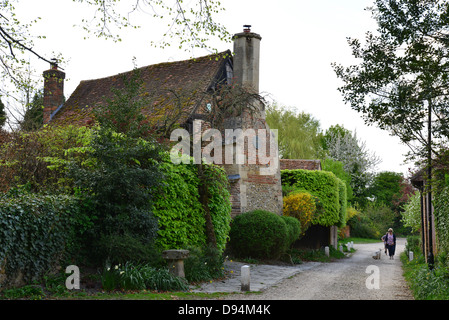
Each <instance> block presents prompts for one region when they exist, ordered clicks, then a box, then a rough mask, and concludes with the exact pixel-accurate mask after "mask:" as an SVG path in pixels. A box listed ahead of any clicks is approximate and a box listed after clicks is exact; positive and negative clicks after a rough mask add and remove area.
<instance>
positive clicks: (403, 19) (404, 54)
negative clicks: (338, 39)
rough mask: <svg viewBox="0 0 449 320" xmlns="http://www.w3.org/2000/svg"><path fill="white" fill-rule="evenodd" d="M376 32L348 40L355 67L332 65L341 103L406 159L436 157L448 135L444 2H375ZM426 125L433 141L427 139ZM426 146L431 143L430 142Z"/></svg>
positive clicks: (447, 15)
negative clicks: (401, 148) (403, 148)
mask: <svg viewBox="0 0 449 320" xmlns="http://www.w3.org/2000/svg"><path fill="white" fill-rule="evenodd" d="M371 11H372V13H373V17H374V19H375V20H376V21H377V24H378V29H377V33H376V34H374V33H371V32H368V33H367V35H366V44H365V45H364V46H362V44H361V42H360V41H359V40H358V39H352V38H349V39H348V43H349V45H350V47H351V49H352V54H353V56H354V57H355V58H357V59H359V61H360V63H359V64H357V65H352V66H349V67H343V66H341V65H337V64H335V63H334V64H333V67H334V70H335V72H336V74H337V76H338V77H339V78H340V79H342V80H343V82H344V85H343V86H342V87H340V88H339V90H340V91H341V93H342V95H343V98H344V101H345V102H346V103H349V104H350V105H351V107H352V108H353V109H354V110H356V111H358V112H360V113H361V114H362V116H363V117H364V119H365V121H366V122H367V123H368V124H376V125H377V126H379V127H380V128H381V129H385V130H388V131H390V132H391V133H392V134H393V135H396V136H398V137H399V138H400V139H401V141H402V142H403V143H405V144H407V145H408V146H409V147H410V150H411V151H410V154H409V156H410V157H411V158H420V157H424V156H427V153H428V152H429V150H431V152H432V153H433V154H436V155H437V154H438V152H439V150H438V147H439V146H441V144H442V143H444V142H446V141H447V138H448V136H449V127H448V121H447V119H448V115H449V113H448V112H449V111H448V108H447V103H448V98H449V95H448V91H447V88H448V86H449V77H448V69H449V60H448V57H449V52H448V49H449V42H448V36H447V25H448V22H449V3H447V1H424V0H418V1H409V0H388V1H386V0H376V1H375V6H374V7H373V8H371ZM430 121H431V130H432V133H433V139H431V140H430V139H429V130H428V129H429V128H428V123H429V122H430ZM429 142H430V144H429Z"/></svg>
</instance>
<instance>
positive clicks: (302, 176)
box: [281, 169, 347, 227]
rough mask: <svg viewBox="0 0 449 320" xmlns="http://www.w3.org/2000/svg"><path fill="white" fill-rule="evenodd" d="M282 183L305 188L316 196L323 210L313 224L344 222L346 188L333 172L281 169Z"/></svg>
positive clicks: (337, 224) (323, 224)
mask: <svg viewBox="0 0 449 320" xmlns="http://www.w3.org/2000/svg"><path fill="white" fill-rule="evenodd" d="M281 179H282V184H283V185H284V186H291V187H294V188H297V189H301V190H305V191H307V192H309V193H311V194H313V195H314V196H317V197H318V199H319V201H320V204H321V205H322V209H323V212H322V214H320V216H319V217H318V218H317V219H316V220H314V221H313V222H312V223H313V224H319V225H322V226H325V227H330V226H333V225H335V226H341V225H342V224H344V222H346V205H347V203H346V197H344V196H343V195H346V188H345V185H344V183H343V182H342V181H341V180H340V179H339V178H337V176H336V175H335V174H333V173H332V172H328V171H321V170H303V169H296V170H282V171H281Z"/></svg>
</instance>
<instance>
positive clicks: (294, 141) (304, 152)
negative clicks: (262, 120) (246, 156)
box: [266, 104, 323, 159]
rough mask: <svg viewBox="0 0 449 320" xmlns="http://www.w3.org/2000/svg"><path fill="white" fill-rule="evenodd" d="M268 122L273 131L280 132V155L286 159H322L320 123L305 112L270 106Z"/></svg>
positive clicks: (267, 110) (267, 109)
mask: <svg viewBox="0 0 449 320" xmlns="http://www.w3.org/2000/svg"><path fill="white" fill-rule="evenodd" d="M266 121H267V123H268V125H269V126H270V128H271V129H277V130H278V143H279V154H280V156H281V157H282V158H284V159H320V158H321V155H322V154H323V149H322V146H321V143H320V141H321V135H322V133H321V128H320V122H319V121H318V120H316V119H315V118H313V117H312V116H311V115H310V114H307V113H305V112H295V111H294V110H292V109H289V108H286V107H283V106H278V105H277V104H272V105H269V106H268V107H267V108H266Z"/></svg>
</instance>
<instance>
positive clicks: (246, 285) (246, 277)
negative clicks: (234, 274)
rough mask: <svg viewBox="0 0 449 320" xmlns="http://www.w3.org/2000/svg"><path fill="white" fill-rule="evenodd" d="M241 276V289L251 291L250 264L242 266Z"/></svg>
mask: <svg viewBox="0 0 449 320" xmlns="http://www.w3.org/2000/svg"><path fill="white" fill-rule="evenodd" d="M240 278H241V288H240V290H241V291H250V279H251V276H250V272H249V266H242V268H241V272H240Z"/></svg>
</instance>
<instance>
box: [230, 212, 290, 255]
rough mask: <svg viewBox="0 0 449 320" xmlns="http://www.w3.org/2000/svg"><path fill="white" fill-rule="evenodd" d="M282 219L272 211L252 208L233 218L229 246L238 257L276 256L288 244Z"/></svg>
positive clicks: (285, 225) (286, 232)
mask: <svg viewBox="0 0 449 320" xmlns="http://www.w3.org/2000/svg"><path fill="white" fill-rule="evenodd" d="M288 232H289V231H288V227H287V224H286V222H285V221H284V219H283V218H282V217H281V216H279V215H277V214H275V213H272V212H269V211H264V210H254V211H249V212H245V213H242V214H240V215H238V216H237V217H235V218H234V220H233V221H232V224H231V231H230V233H229V236H230V241H229V246H230V249H231V251H232V253H233V254H234V255H236V256H237V257H240V258H247V257H251V258H262V259H263V258H268V259H276V258H278V257H279V256H280V255H281V254H282V253H283V252H284V251H285V250H286V248H287V247H288V246H289V244H290V243H289V237H288Z"/></svg>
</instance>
